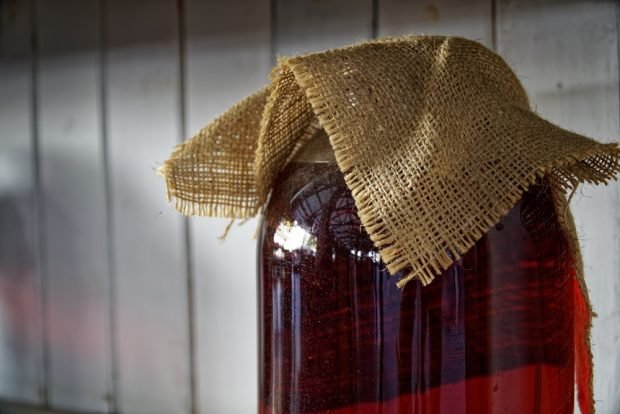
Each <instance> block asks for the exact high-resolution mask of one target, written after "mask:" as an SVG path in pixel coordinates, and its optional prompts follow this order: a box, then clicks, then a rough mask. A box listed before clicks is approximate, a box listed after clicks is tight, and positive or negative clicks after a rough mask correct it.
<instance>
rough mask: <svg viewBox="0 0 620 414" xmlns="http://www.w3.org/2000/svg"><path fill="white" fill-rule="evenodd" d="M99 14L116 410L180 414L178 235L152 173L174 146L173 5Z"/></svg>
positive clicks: (179, 227)
mask: <svg viewBox="0 0 620 414" xmlns="http://www.w3.org/2000/svg"><path fill="white" fill-rule="evenodd" d="M106 8H107V9H106V16H105V20H106V24H105V32H106V43H107V52H106V83H105V84H106V94H107V97H106V100H107V120H106V122H107V124H106V125H107V131H108V145H109V147H108V148H109V163H110V190H111V191H110V192H111V208H112V224H113V226H112V240H113V243H112V246H113V254H112V256H113V262H114V286H115V289H114V290H115V292H116V297H115V302H114V314H115V317H114V318H115V319H114V320H115V324H114V325H115V327H116V332H115V336H116V338H115V344H116V347H115V348H116V360H117V373H116V378H117V392H118V397H117V399H118V410H119V411H120V412H122V413H126V414H131V413H187V412H189V411H191V409H192V407H191V392H190V366H189V329H188V319H187V318H188V314H187V291H186V277H187V274H186V259H185V257H186V255H185V252H184V250H185V228H184V225H183V218H182V217H181V215H179V214H178V213H176V212H175V211H174V210H173V209H171V208H170V207H169V206H168V205H167V203H166V200H165V196H164V192H163V187H162V182H161V178H159V177H158V176H157V175H156V174H155V169H156V167H157V165H156V162H158V161H162V160H164V159H166V158H167V156H168V154H169V152H170V149H171V148H172V147H173V146H174V145H175V144H176V143H177V141H178V140H179V130H180V122H181V119H180V115H179V89H178V79H179V72H178V27H177V8H176V2H175V1H173V0H153V1H147V0H131V1H121V0H110V1H108V2H107V5H106Z"/></svg>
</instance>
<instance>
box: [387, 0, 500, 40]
mask: <svg viewBox="0 0 620 414" xmlns="http://www.w3.org/2000/svg"><path fill="white" fill-rule="evenodd" d="M378 22H379V23H378V26H379V27H378V29H379V30H378V32H379V34H380V35H381V36H387V35H390V36H400V35H408V34H425V35H452V36H461V37H465V38H468V39H471V40H476V41H478V42H481V43H482V44H484V45H485V46H487V47H490V48H492V47H493V24H492V0H473V1H466V2H465V1H458V0H436V1H433V2H421V1H415V0H379V18H378Z"/></svg>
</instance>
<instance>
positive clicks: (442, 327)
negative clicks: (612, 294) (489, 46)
mask: <svg viewBox="0 0 620 414" xmlns="http://www.w3.org/2000/svg"><path fill="white" fill-rule="evenodd" d="M356 211H357V210H356V208H355V205H354V203H353V199H352V198H351V194H350V191H349V190H348V188H347V187H346V185H345V183H344V180H343V178H342V174H341V173H340V172H339V171H338V169H337V167H336V166H335V165H333V164H326V163H322V164H311V163H303V164H302V163H292V164H291V165H290V166H289V167H287V169H286V170H285V171H284V172H283V173H282V174H281V176H280V178H279V181H278V183H277V185H276V186H275V188H274V191H273V196H272V199H271V201H270V203H269V206H268V208H267V211H266V215H265V221H264V224H263V229H262V236H261V249H260V252H261V253H260V255H259V260H260V269H261V271H262V273H261V275H260V280H259V283H260V290H259V292H260V294H259V303H260V313H259V315H260V318H261V319H260V331H259V335H260V336H259V344H260V347H261V349H260V394H259V395H260V400H261V401H260V408H259V411H260V412H261V413H338V414H345V413H425V414H426V413H450V414H452V413H456V414H458V413H572V412H573V398H574V396H573V386H574V385H573V384H574V352H573V300H574V298H573V295H574V275H573V273H572V270H571V269H572V267H571V266H572V265H571V260H570V257H569V253H568V247H567V243H566V240H565V239H564V236H563V233H562V231H561V229H560V227H559V226H558V224H557V221H556V219H555V213H554V208H553V203H552V200H551V198H550V194H549V192H548V190H547V189H545V188H544V187H543V186H535V187H532V189H530V190H529V191H528V192H527V193H526V194H525V196H524V197H523V199H522V200H521V202H520V203H519V204H518V205H516V206H515V207H514V208H513V209H512V210H511V211H510V213H509V214H508V215H507V216H506V217H505V218H504V219H503V220H502V221H501V223H499V224H498V225H497V226H496V227H495V228H494V229H493V230H491V231H490V232H489V233H488V234H487V235H486V236H485V237H484V238H483V239H481V240H480V241H479V242H478V243H477V244H476V245H475V246H474V247H473V248H472V249H471V250H470V251H469V252H468V253H467V254H466V255H465V256H464V257H463V258H462V259H461V260H459V261H457V262H456V263H455V264H454V265H452V266H451V267H450V268H449V269H447V270H446V271H445V272H444V273H443V274H442V275H441V276H440V277H438V278H437V279H436V280H435V281H434V282H433V283H431V284H430V285H429V286H427V287H422V286H421V284H419V283H418V282H417V281H412V282H409V284H408V285H407V286H406V287H405V288H404V289H403V290H399V289H398V288H397V287H396V281H397V278H396V277H390V276H389V274H388V273H387V271H386V270H385V269H384V265H383V263H382V262H381V261H380V259H379V256H378V254H377V252H376V249H375V248H374V246H373V245H372V242H371V241H370V239H369V238H368V235H367V234H366V233H365V231H364V230H363V228H362V227H361V224H360V221H359V218H358V216H357V214H356Z"/></svg>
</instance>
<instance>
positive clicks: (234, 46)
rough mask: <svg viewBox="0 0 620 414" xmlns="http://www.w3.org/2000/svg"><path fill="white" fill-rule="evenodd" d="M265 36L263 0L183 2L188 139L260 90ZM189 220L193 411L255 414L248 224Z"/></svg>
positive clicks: (266, 60) (266, 63)
mask: <svg viewBox="0 0 620 414" xmlns="http://www.w3.org/2000/svg"><path fill="white" fill-rule="evenodd" d="M270 31H271V29H270V2H269V0H240V1H236V2H234V3H231V2H218V1H200V0H189V1H187V8H186V35H187V64H186V68H187V71H186V86H187V89H186V97H187V100H186V104H187V120H186V121H187V122H186V130H187V131H188V133H189V134H191V133H193V132H195V131H197V130H198V129H199V128H201V127H202V126H203V125H204V124H206V123H207V122H209V121H211V120H212V119H213V118H214V117H215V116H217V115H218V114H220V113H221V112H223V111H224V110H226V109H227V108H228V107H229V106H230V105H232V104H233V103H235V102H236V101H237V100H239V99H241V98H243V97H245V96H246V95H248V94H250V93H251V92H254V91H255V90H257V89H259V88H260V87H261V86H263V85H264V84H266V82H267V76H268V73H269V68H270V66H271V47H270V44H271V42H270ZM190 221H191V246H192V251H191V254H192V255H191V258H192V259H191V260H192V263H193V270H194V272H193V273H194V276H195V286H196V290H195V309H196V317H195V318H196V354H197V355H196V361H197V368H198V371H197V373H198V375H197V388H198V401H199V406H200V412H202V413H211V412H213V413H251V412H256V410H257V405H256V400H257V383H256V378H257V371H256V368H257V340H256V332H257V326H256V297H257V292H256V240H254V239H253V235H254V231H255V229H256V225H257V223H256V220H250V221H249V222H247V223H245V224H244V225H243V226H237V225H235V226H234V227H233V228H232V230H231V232H230V234H229V236H228V238H227V239H226V241H225V242H224V243H221V242H220V241H219V240H218V239H217V237H218V236H219V235H220V234H221V233H222V232H223V230H224V228H225V226H226V224H227V223H228V221H227V220H222V219H207V218H200V217H194V218H192V219H191V220H190Z"/></svg>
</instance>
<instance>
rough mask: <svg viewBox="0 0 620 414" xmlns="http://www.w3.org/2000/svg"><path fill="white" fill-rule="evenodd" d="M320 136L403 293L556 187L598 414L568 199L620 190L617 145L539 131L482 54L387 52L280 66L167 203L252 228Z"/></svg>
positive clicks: (421, 45)
mask: <svg viewBox="0 0 620 414" xmlns="http://www.w3.org/2000/svg"><path fill="white" fill-rule="evenodd" d="M317 128H323V129H324V130H325V132H326V133H327V135H328V136H329V140H330V143H331V146H332V148H333V150H334V153H335V157H336V161H337V164H338V166H339V168H340V170H341V171H342V172H343V174H344V177H345V181H346V183H347V186H348V187H349V188H350V190H351V192H352V195H353V198H354V200H355V203H356V206H357V208H358V214H359V216H360V219H361V222H362V223H363V225H364V227H365V229H366V231H367V233H368V234H369V236H370V238H371V239H372V241H373V243H374V245H375V246H376V247H377V249H378V250H379V253H380V255H381V258H382V260H383V261H384V262H385V264H386V266H387V268H388V270H389V272H390V273H391V274H396V273H399V272H403V274H404V275H405V276H404V277H403V278H402V279H401V280H400V281H399V282H398V284H399V286H401V287H402V286H404V285H405V284H406V283H407V281H409V280H411V279H413V278H417V279H419V280H420V281H421V282H422V283H423V284H428V283H430V282H431V281H432V280H433V278H434V277H435V276H436V275H439V274H441V272H442V271H443V270H445V269H446V268H447V267H448V266H449V265H450V264H451V263H453V262H454V261H455V260H456V259H458V258H460V257H461V256H462V255H463V254H464V253H465V252H467V250H469V249H470V248H471V247H472V246H473V245H474V244H475V243H476V241H478V240H479V239H480V238H481V237H482V236H483V235H484V234H485V233H486V232H487V231H488V230H489V229H490V228H491V227H492V226H494V225H495V224H496V223H497V222H498V221H499V220H500V219H501V218H502V216H504V215H505V214H506V213H507V212H508V211H509V210H510V209H511V208H512V207H513V206H514V205H515V204H516V202H517V201H518V200H519V199H520V198H521V196H522V194H523V193H524V191H525V190H526V189H527V188H528V187H529V186H530V185H532V184H533V183H535V182H536V180H538V179H540V178H543V177H544V178H545V180H546V181H548V182H549V183H550V184H551V185H552V186H553V191H554V194H555V198H556V200H554V201H555V203H556V206H557V207H558V211H562V212H563V214H561V215H560V214H558V215H559V216H561V217H560V218H561V220H560V221H561V224H562V226H563V229H564V231H565V232H566V234H567V236H568V238H569V240H570V241H571V243H570V245H571V249H572V250H573V252H572V253H573V257H574V260H575V267H576V269H575V270H576V275H577V277H578V279H579V281H580V285H581V291H582V299H583V303H582V305H583V307H584V309H583V312H584V315H587V316H586V317H585V319H586V320H584V321H583V323H582V327H583V329H584V331H583V336H585V343H584V344H581V348H580V349H581V351H580V352H581V353H582V354H584V353H587V358H581V359H583V360H584V361H585V360H586V359H587V361H586V363H585V364H586V365H587V366H585V367H584V368H583V369H582V371H581V374H580V375H581V376H582V377H584V378H585V380H584V382H585V383H587V387H588V388H589V390H588V391H584V389H583V388H584V387H586V386H585V385H583V386H581V387H580V405H581V407H582V411H583V410H586V411H587V412H592V411H593V399H592V393H591V385H592V370H591V355H590V348H589V342H588V341H589V329H590V315H591V309H590V305H589V302H588V300H587V290H586V288H585V285H584V284H583V272H582V266H581V259H580V255H579V246H578V243H577V235H576V232H575V228H574V225H573V222H572V218H571V217H570V213H568V208H567V205H566V200H565V198H564V195H563V194H562V193H565V192H568V191H574V189H575V188H576V187H577V186H578V185H579V184H580V183H584V182H588V183H593V184H600V183H606V182H607V181H609V180H610V179H612V178H613V177H614V176H615V175H616V174H617V173H618V171H619V170H620V163H619V158H620V151H619V150H618V148H617V145H616V144H601V143H598V142H595V141H593V140H591V139H589V138H586V137H584V136H581V135H578V134H575V133H572V132H570V131H567V130H564V129H562V128H560V127H558V126H555V125H553V124H551V123H549V122H547V121H545V120H544V119H542V118H540V117H539V116H538V115H536V114H535V113H534V112H533V111H532V110H531V108H530V106H529V103H528V99H527V95H526V93H525V91H524V90H523V87H522V86H521V84H520V82H519V80H518V79H517V77H516V76H515V75H514V73H513V72H512V70H511V69H510V68H509V67H508V66H507V65H506V63H505V62H504V61H503V60H502V59H501V58H500V57H499V56H498V55H496V54H494V53H493V52H491V51H490V50H488V49H486V48H485V47H483V46H482V45H480V44H478V43H476V42H473V41H469V40H466V39H461V38H456V37H440V36H413V37H404V38H388V39H381V40H377V41H372V42H366V43H362V44H359V45H354V46H350V47H346V48H342V49H335V50H330V51H326V52H322V53H315V54H310V55H305V56H298V57H289V58H280V59H279V61H278V65H277V66H276V67H275V68H274V69H273V71H272V73H271V76H270V83H269V85H268V86H267V87H265V88H264V89H262V90H261V91H259V92H257V93H256V94H254V95H252V96H250V97H248V98H246V99H245V100H243V101H241V102H239V103H238V104H237V105H235V106H233V107H232V108H230V109H229V110H228V111H227V112H226V113H224V114H223V115H221V116H220V117H219V118H217V119H216V120H215V121H213V122H212V123H211V124H209V125H207V126H206V127H205V128H203V129H202V130H200V131H199V132H198V133H197V134H196V135H195V136H194V137H192V138H191V139H190V140H189V141H187V142H186V143H184V144H182V145H180V146H179V147H178V148H177V149H176V150H175V151H174V152H173V154H172V156H171V158H170V159H169V160H168V161H166V162H165V164H164V165H163V166H162V169H161V173H162V175H163V176H164V177H165V179H166V184H167V190H168V197H169V199H174V200H175V207H176V208H177V209H178V210H179V211H181V212H182V213H184V214H187V215H205V216H219V217H230V218H247V217H251V216H254V215H256V214H257V213H258V212H259V211H260V209H261V208H262V207H263V206H264V205H265V203H266V201H267V198H268V196H269V193H270V191H271V188H272V186H273V183H274V181H275V179H276V178H277V176H278V174H279V173H280V171H282V169H283V168H284V167H285V166H286V164H287V163H288V162H289V161H290V160H291V159H292V158H293V157H294V155H295V153H296V152H297V150H298V149H299V148H300V147H302V146H303V145H304V144H305V143H306V142H307V141H308V140H310V139H311V138H312V136H313V135H314V134H315V132H316V130H317ZM579 345H580V344H577V348H579ZM582 362H583V361H582Z"/></svg>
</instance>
